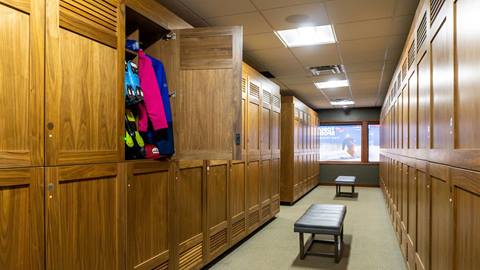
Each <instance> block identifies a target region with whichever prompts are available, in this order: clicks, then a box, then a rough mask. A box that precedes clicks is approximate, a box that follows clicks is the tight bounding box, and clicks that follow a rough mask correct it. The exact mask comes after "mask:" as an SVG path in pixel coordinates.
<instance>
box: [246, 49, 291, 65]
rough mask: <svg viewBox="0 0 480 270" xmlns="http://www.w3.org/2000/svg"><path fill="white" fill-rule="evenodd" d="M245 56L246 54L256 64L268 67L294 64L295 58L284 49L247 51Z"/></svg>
mask: <svg viewBox="0 0 480 270" xmlns="http://www.w3.org/2000/svg"><path fill="white" fill-rule="evenodd" d="M245 54H248V55H249V57H250V58H254V59H255V60H256V61H257V62H259V63H260V64H262V65H269V64H272V63H282V62H284V63H285V64H286V63H292V62H296V59H295V57H294V56H293V55H292V53H291V52H290V51H289V50H288V49H287V48H285V47H282V48H275V49H266V50H254V51H247V52H245Z"/></svg>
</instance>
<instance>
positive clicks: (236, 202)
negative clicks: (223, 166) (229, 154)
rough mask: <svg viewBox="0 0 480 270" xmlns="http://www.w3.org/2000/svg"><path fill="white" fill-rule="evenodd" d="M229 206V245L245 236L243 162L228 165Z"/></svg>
mask: <svg viewBox="0 0 480 270" xmlns="http://www.w3.org/2000/svg"><path fill="white" fill-rule="evenodd" d="M230 166H231V167H230V184H229V190H230V192H229V205H230V211H229V215H230V224H231V226H230V230H231V232H230V236H231V237H230V238H231V241H230V243H231V245H234V244H235V243H237V242H238V241H240V240H241V239H242V238H243V237H244V236H245V235H246V222H245V214H246V211H245V205H246V200H245V198H246V193H245V191H246V178H245V177H246V175H245V171H246V168H245V162H238V161H232V162H231V165H230Z"/></svg>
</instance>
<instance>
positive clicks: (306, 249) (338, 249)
mask: <svg viewBox="0 0 480 270" xmlns="http://www.w3.org/2000/svg"><path fill="white" fill-rule="evenodd" d="M303 234H304V233H303V232H300V233H299V240H300V259H301V260H303V259H305V256H306V255H316V256H326V257H333V258H335V262H336V263H338V262H340V259H341V258H342V253H343V245H344V243H343V224H342V227H341V229H340V234H333V239H334V240H333V241H329V240H317V239H315V234H314V233H312V234H311V237H310V238H309V239H308V240H307V243H305V241H304V236H303ZM323 235H331V234H323ZM339 238H340V239H339ZM339 240H340V241H339ZM314 243H324V244H331V245H333V246H334V250H335V251H334V252H333V253H327V252H313V251H311V250H310V249H311V248H312V245H313V244H314Z"/></svg>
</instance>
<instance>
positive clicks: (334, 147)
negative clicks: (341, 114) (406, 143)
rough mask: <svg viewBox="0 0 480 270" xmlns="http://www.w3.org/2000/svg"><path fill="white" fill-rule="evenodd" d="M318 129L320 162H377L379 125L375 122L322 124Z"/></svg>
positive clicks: (378, 157) (378, 155) (378, 158)
mask: <svg viewBox="0 0 480 270" xmlns="http://www.w3.org/2000/svg"><path fill="white" fill-rule="evenodd" d="M319 129H320V161H321V162H328V163H342V162H346V163H348V162H354V163H355V162H357V163H361V162H362V163H368V162H379V160H380V125H379V124H378V122H377V121H359V122H346V123H341V122H339V123H328V124H322V125H320V127H319Z"/></svg>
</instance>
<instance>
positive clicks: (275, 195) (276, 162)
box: [270, 158, 281, 215]
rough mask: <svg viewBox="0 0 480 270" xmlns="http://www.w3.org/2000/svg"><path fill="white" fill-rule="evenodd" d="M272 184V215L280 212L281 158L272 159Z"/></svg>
mask: <svg viewBox="0 0 480 270" xmlns="http://www.w3.org/2000/svg"><path fill="white" fill-rule="evenodd" d="M271 166H272V186H271V194H270V198H271V211H272V215H276V214H278V212H280V170H281V169H280V159H279V158H274V159H272V164H271Z"/></svg>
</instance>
